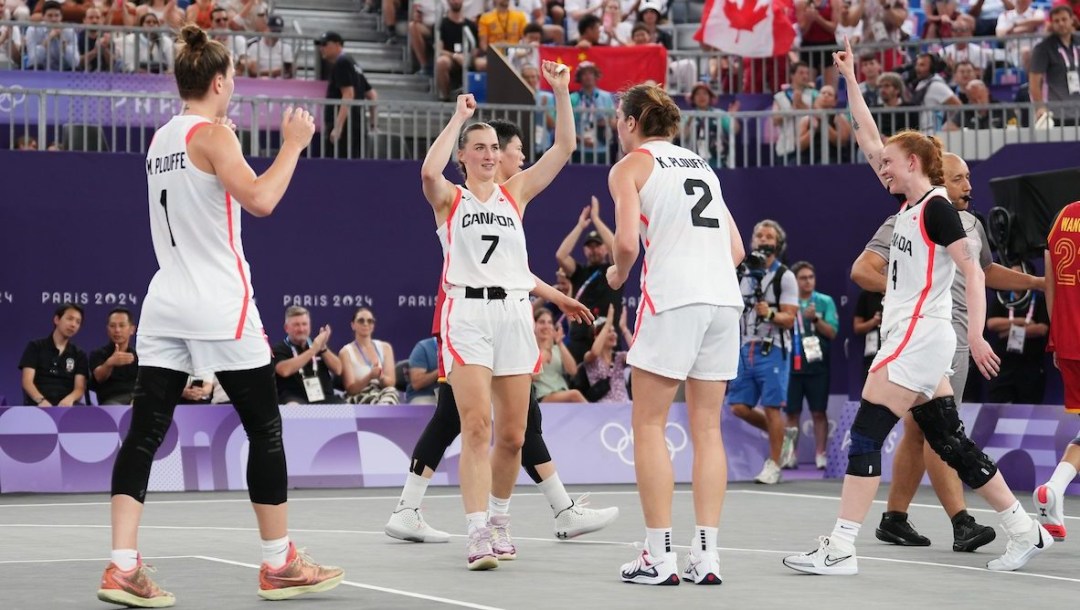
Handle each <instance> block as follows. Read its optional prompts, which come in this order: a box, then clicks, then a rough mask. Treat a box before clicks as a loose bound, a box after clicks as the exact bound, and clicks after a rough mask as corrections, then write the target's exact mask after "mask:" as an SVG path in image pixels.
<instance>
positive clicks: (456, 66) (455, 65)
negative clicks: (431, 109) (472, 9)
mask: <svg viewBox="0 0 1080 610" xmlns="http://www.w3.org/2000/svg"><path fill="white" fill-rule="evenodd" d="M448 1H449V9H448V11H447V13H446V16H445V17H443V18H442V21H440V22H439V48H438V49H436V53H437V56H436V57H435V91H436V92H437V93H438V95H439V99H440V100H442V101H444V102H446V101H449V100H450V89H451V88H453V87H454V86H455V84H456V83H460V82H461V74H462V70H463V68H464V66H465V62H466V61H468V60H469V59H470V58H475V57H476V54H477V53H478V52H479V50H478V49H472V51H471V52H470V53H465V46H464V45H465V28H469V30H470V31H471V32H472V36H473V38H474V39H476V38H478V37H479V33H478V32H477V29H476V23H475V22H473V21H470V20H468V19H466V18H465V13H463V12H462V5H463V2H462V0H448ZM477 59H478V58H477Z"/></svg>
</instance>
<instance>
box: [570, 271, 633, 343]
mask: <svg viewBox="0 0 1080 610" xmlns="http://www.w3.org/2000/svg"><path fill="white" fill-rule="evenodd" d="M610 266H611V264H610V263H603V264H601V265H593V266H591V267H586V266H584V265H582V264H580V263H579V264H578V265H577V269H575V270H574V273H573V275H571V276H570V284H571V285H572V286H573V287H574V292H573V295H571V296H574V295H577V293H578V291H579V290H581V287H582V286H585V290H584V291H582V293H581V296H580V297H578V300H579V301H581V304H582V305H584V306H586V307H588V308H589V309H590V310H591V311H592V312H593V315H594V316H596V317H600V316H606V315H607V310H608V307H609V306H610V305H614V306H615V319H616V320H618V319H619V314H620V313H621V312H622V298H623V289H622V288H620V289H618V290H612V289H611V286H609V285H608V283H607V270H608V267H610ZM624 286H625V284H624ZM570 336H571V338H579V339H580V338H584V337H587V338H588V341H589V342H590V344H591V343H592V337H593V328H592V325H591V324H576V323H575V324H571V325H570Z"/></svg>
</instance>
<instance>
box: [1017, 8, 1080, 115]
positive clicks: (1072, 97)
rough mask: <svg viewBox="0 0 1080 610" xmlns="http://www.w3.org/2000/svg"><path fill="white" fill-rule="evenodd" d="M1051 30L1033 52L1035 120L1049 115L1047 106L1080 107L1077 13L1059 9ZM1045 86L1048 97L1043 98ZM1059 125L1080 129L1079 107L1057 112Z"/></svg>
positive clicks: (1053, 11)
mask: <svg viewBox="0 0 1080 610" xmlns="http://www.w3.org/2000/svg"><path fill="white" fill-rule="evenodd" d="M1050 30H1051V31H1052V32H1053V33H1052V34H1050V35H1049V36H1047V37H1046V38H1045V39H1044V40H1043V41H1042V42H1040V43H1039V44H1037V45H1035V48H1034V49H1032V51H1031V70H1030V72H1029V74H1028V78H1029V80H1030V84H1031V87H1030V92H1031V101H1032V102H1034V103H1035V105H1036V108H1035V118H1036V119H1041V118H1042V117H1043V116H1044V115H1045V114H1046V113H1047V108H1046V106H1045V102H1058V103H1061V102H1071V103H1072V104H1074V105H1077V104H1080V40H1077V37H1076V36H1074V35H1073V32H1074V27H1073V12H1072V11H1071V10H1070V9H1069V7H1067V6H1055V7H1054V8H1053V9H1051V11H1050ZM1044 85H1045V87H1046V90H1047V95H1046V96H1045V97H1044V95H1043V86H1044ZM1053 115H1054V116H1053V119H1054V122H1055V123H1056V124H1058V125H1077V124H1078V123H1080V121H1078V119H1080V113H1078V110H1077V106H1074V107H1071V108H1068V109H1065V108H1055V109H1053Z"/></svg>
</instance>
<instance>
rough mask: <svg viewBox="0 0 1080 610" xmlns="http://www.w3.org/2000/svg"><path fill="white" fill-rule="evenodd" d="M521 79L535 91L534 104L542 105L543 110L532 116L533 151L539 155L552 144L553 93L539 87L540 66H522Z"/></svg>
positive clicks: (553, 121) (553, 122) (553, 120)
mask: <svg viewBox="0 0 1080 610" xmlns="http://www.w3.org/2000/svg"><path fill="white" fill-rule="evenodd" d="M521 79H522V80H524V81H525V84H526V85H528V86H529V88H531V89H532V90H533V91H534V92H535V93H536V105H537V106H542V107H544V110H541V111H539V112H536V113H535V114H534V116H533V152H534V153H536V155H537V156H540V155H542V154H544V151H546V150H547V149H549V148H551V145H552V144H553V141H552V135H553V134H554V133H555V95H554V94H553V93H552V92H550V91H544V90H542V89H541V88H540V68H538V67H536V66H524V67H522V68H521Z"/></svg>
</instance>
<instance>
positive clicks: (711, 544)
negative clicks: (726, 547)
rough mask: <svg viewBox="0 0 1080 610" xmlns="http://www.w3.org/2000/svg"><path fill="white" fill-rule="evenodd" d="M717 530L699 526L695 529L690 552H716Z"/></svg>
mask: <svg viewBox="0 0 1080 610" xmlns="http://www.w3.org/2000/svg"><path fill="white" fill-rule="evenodd" d="M717 531H718V530H717V528H715V527H705V526H704V525H699V526H697V528H696V533H695V534H694V539H693V540H691V541H690V549H691V552H694V551H700V552H703V553H708V552H710V551H715V550H716V533H717Z"/></svg>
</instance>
